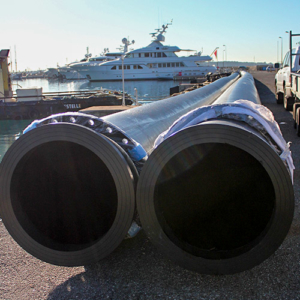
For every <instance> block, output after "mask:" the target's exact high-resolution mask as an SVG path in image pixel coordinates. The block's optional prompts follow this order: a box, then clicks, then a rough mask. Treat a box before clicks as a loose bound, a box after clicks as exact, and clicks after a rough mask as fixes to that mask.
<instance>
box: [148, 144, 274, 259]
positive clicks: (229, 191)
mask: <svg viewBox="0 0 300 300" xmlns="http://www.w3.org/2000/svg"><path fill="white" fill-rule="evenodd" d="M274 206H275V192H274V188H273V185H272V181H271V179H270V177H269V175H268V173H267V171H266V170H265V169H264V167H263V166H262V165H261V164H260V163H259V161H257V160H256V159H255V158H254V157H253V156H252V155H250V154H249V153H248V152H246V151H244V150H242V149H239V148H237V147H234V146H231V145H228V144H221V143H207V144H198V145H193V146H191V147H189V148H186V149H185V150H183V151H181V152H179V153H178V154H177V155H175V156H173V157H172V158H171V159H170V160H169V161H168V163H167V164H166V165H165V166H164V167H163V168H162V169H161V172H160V174H159V177H158V180H157V183H156V186H155V190H154V207H155V213H156V216H157V219H158V221H159V223H160V226H161V228H162V229H163V231H164V232H165V234H166V235H167V236H168V238H169V239H170V240H171V241H172V242H173V243H174V244H176V245H177V246H178V247H180V248H181V249H183V250H184V251H186V252H188V253H190V254H192V255H195V256H199V257H203V258H208V259H223V258H230V257H234V256H238V255H240V254H242V253H245V252H247V251H248V250H249V249H251V248H252V247H253V246H254V245H256V244H258V243H259V241H260V240H261V239H262V238H263V236H264V235H265V233H266V232H267V230H268V227H269V225H270V223H271V219H272V215H273V211H274Z"/></svg>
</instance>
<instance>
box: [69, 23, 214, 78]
mask: <svg viewBox="0 0 300 300" xmlns="http://www.w3.org/2000/svg"><path fill="white" fill-rule="evenodd" d="M170 25H172V23H167V24H166V25H163V26H162V28H159V29H157V30H156V32H154V33H151V36H152V38H153V39H154V40H153V41H152V42H151V43H150V44H149V45H148V46H146V47H143V48H139V49H135V50H131V51H128V52H127V51H126V50H127V49H126V50H125V51H124V52H125V53H124V55H123V56H122V57H121V58H119V59H115V60H112V61H107V62H100V63H95V64H90V63H89V62H87V63H86V62H83V63H75V64H71V65H70V67H71V68H72V69H74V70H76V71H77V72H79V73H80V74H82V75H85V77H86V78H87V79H88V80H89V81H112V80H116V81H120V80H122V78H124V80H145V79H148V80H174V78H175V77H178V76H179V77H180V76H185V77H186V76H190V77H191V76H193V77H194V78H195V77H205V75H206V74H207V73H209V72H211V73H215V72H216V71H217V68H216V67H215V66H208V65H206V64H205V63H206V62H208V61H211V60H212V58H211V57H210V56H203V55H202V53H201V52H198V53H195V50H191V49H180V48H179V47H177V46H166V45H163V44H162V42H164V41H165V36H164V35H165V33H166V30H167V29H168V26H170ZM122 42H123V43H124V44H125V45H126V43H127V42H128V41H127V39H123V40H122ZM179 52H188V53H191V54H190V55H189V56H178V55H177V54H176V53H179Z"/></svg>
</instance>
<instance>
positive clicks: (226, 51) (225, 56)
mask: <svg viewBox="0 0 300 300" xmlns="http://www.w3.org/2000/svg"><path fill="white" fill-rule="evenodd" d="M223 47H225V61H227V47H226V45H223Z"/></svg>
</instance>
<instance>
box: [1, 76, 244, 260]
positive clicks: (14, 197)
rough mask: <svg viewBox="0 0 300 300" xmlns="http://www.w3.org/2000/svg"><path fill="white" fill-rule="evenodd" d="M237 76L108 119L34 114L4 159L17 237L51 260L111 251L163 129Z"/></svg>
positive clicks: (5, 194) (8, 213) (6, 200)
mask: <svg viewBox="0 0 300 300" xmlns="http://www.w3.org/2000/svg"><path fill="white" fill-rule="evenodd" d="M238 77H239V74H237V73H235V74H233V75H231V76H229V77H227V78H223V79H221V80H220V81H218V82H217V81H216V82H215V83H213V84H211V85H209V86H206V87H203V88H201V89H199V90H198V91H194V92H190V93H188V94H185V95H180V96H177V97H172V98H170V99H166V100H163V101H159V102H156V103H154V104H149V105H145V107H137V108H134V109H131V110H130V112H128V113H127V112H123V113H118V114H115V115H112V116H108V117H105V118H103V119H99V118H96V117H93V116H88V115H84V114H77V113H74V114H72V113H66V114H58V115H52V116H50V117H49V118H45V119H43V120H39V121H35V122H33V123H32V124H31V125H30V126H29V128H27V129H26V133H25V134H23V135H22V136H21V137H20V138H19V139H18V140H17V141H15V143H14V144H13V145H12V146H11V147H10V148H9V149H8V151H7V152H6V154H5V156H4V158H3V160H2V163H1V166H0V211H1V215H2V218H3V222H4V224H5V226H6V228H7V229H8V231H9V232H10V234H11V235H12V237H13V238H14V239H15V241H16V242H17V243H18V244H20V245H21V246H22V247H23V248H24V249H25V250H26V251H27V252H29V253H31V254H32V255H34V256H35V257H37V258H39V259H41V260H43V261H46V262H49V263H52V264H57V265H65V266H78V265H84V264H90V263H93V262H96V261H98V260H100V259H101V258H103V257H105V256H107V255H108V254H109V253H111V252H112V251H113V250H114V249H115V248H116V247H117V246H118V245H119V244H120V243H121V241H122V240H123V239H124V237H125V236H126V234H127V232H128V230H129V228H130V226H131V224H132V220H133V218H134V213H135V186H136V184H137V179H138V172H137V169H139V167H140V165H139V162H140V160H143V159H144V157H145V154H147V153H149V152H150V151H151V150H152V147H153V143H154V141H155V139H156V137H157V135H158V134H160V133H161V132H162V131H164V130H166V129H168V127H169V126H170V125H171V124H172V123H173V122H174V120H175V119H177V118H178V117H179V116H180V115H181V114H184V113H186V112H187V111H188V110H190V109H193V108H195V107H198V106H201V105H206V104H210V103H212V102H213V101H214V100H215V99H216V98H217V97H218V96H219V95H220V94H221V93H222V92H223V91H224V90H225V89H226V88H227V87H228V86H229V85H230V84H232V83H233V82H234V81H235V80H236V79H237V78H238ZM136 141H137V142H136ZM138 143H140V144H141V147H139V146H138ZM140 148H143V149H142V150H143V151H141V150H140ZM134 163H135V164H134Z"/></svg>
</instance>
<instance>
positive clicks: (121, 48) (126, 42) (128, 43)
mask: <svg viewBox="0 0 300 300" xmlns="http://www.w3.org/2000/svg"><path fill="white" fill-rule="evenodd" d="M122 43H123V44H124V46H120V48H118V49H120V50H123V52H124V53H126V52H128V46H130V45H133V44H134V43H135V40H132V41H131V42H130V41H128V39H126V38H123V39H122Z"/></svg>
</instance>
